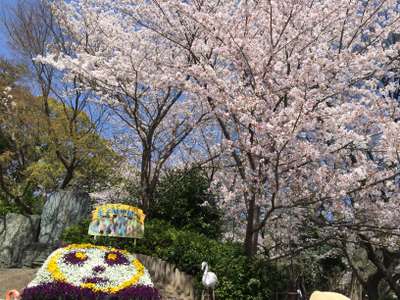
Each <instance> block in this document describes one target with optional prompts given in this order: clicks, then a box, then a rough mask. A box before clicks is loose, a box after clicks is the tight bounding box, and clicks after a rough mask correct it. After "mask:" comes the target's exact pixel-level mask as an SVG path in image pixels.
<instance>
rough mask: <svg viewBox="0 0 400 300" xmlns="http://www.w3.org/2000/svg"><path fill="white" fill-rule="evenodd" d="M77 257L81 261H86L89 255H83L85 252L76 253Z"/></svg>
mask: <svg viewBox="0 0 400 300" xmlns="http://www.w3.org/2000/svg"><path fill="white" fill-rule="evenodd" d="M75 257H76V258H78V259H80V260H84V259H86V258H87V255H86V254H85V253H83V252H76V253H75Z"/></svg>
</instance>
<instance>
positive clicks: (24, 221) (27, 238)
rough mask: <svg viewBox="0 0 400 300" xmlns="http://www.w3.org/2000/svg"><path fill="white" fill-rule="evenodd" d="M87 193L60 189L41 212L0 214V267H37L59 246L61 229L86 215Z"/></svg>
mask: <svg viewBox="0 0 400 300" xmlns="http://www.w3.org/2000/svg"><path fill="white" fill-rule="evenodd" d="M89 213H90V198H89V195H88V194H87V193H79V192H75V191H60V192H56V193H53V194H52V195H50V196H49V198H48V199H47V201H46V203H45V205H44V207H43V210H42V214H41V215H40V216H38V215H30V216H25V215H21V214H15V213H9V214H7V215H6V216H3V217H0V267H2V268H12V267H21V266H27V267H34V266H40V265H41V264H42V263H43V261H44V260H45V259H46V257H47V256H48V255H49V254H50V253H51V252H52V251H53V250H54V249H55V248H57V247H58V246H59V243H60V238H61V234H62V232H63V231H64V229H65V228H67V227H69V226H71V225H74V224H77V223H79V222H80V221H81V220H83V219H86V218H88V217H89Z"/></svg>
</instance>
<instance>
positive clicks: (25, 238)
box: [0, 213, 40, 268]
mask: <svg viewBox="0 0 400 300" xmlns="http://www.w3.org/2000/svg"><path fill="white" fill-rule="evenodd" d="M39 224H40V216H37V215H31V216H24V215H20V214H15V213H8V214H7V215H6V216H3V217H0V267H6V268H10V267H19V266H21V264H22V260H23V258H24V253H25V251H26V250H27V249H28V248H29V246H30V244H31V243H33V242H35V240H36V239H37V236H38V233H39Z"/></svg>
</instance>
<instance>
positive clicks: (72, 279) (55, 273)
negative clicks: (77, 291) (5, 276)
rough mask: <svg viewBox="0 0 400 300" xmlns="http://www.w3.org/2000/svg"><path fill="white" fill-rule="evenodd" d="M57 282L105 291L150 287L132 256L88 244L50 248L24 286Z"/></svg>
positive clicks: (145, 276)
mask: <svg viewBox="0 0 400 300" xmlns="http://www.w3.org/2000/svg"><path fill="white" fill-rule="evenodd" d="M57 281H58V282H64V283H67V284H71V285H73V286H75V287H82V288H90V289H92V290H93V291H95V292H108V293H115V292H118V291H120V290H122V289H124V288H128V287H132V286H135V285H144V286H150V287H153V283H152V281H151V278H150V275H149V272H148V271H147V270H146V269H145V268H144V266H143V265H142V264H141V263H140V262H139V260H137V258H136V257H135V256H134V255H132V254H130V253H128V252H126V251H122V250H118V249H113V248H108V247H102V246H93V245H90V244H82V245H70V246H67V247H65V248H60V249H57V250H56V251H54V252H53V253H52V254H51V255H50V256H49V257H48V258H47V260H46V261H45V263H44V264H43V266H42V267H41V268H40V269H39V271H38V273H37V275H36V277H35V279H34V280H33V281H32V282H31V283H29V285H28V287H34V286H38V285H42V284H46V283H52V282H57Z"/></svg>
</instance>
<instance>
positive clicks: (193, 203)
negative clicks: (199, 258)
mask: <svg viewBox="0 0 400 300" xmlns="http://www.w3.org/2000/svg"><path fill="white" fill-rule="evenodd" d="M209 187H210V186H209V182H208V180H207V178H206V177H205V176H204V175H203V174H202V173H201V170H199V169H190V170H178V171H170V172H167V173H166V174H165V175H164V176H163V177H162V178H161V180H160V182H159V184H158V185H157V190H156V193H155V199H154V201H153V202H152V204H151V209H150V211H149V216H150V217H153V218H156V219H160V220H165V221H167V222H169V223H170V224H172V225H173V226H175V227H177V228H184V229H185V230H189V231H195V232H199V233H202V234H205V235H206V236H208V237H211V238H217V237H219V236H220V234H221V225H222V224H221V216H222V214H221V211H220V210H219V209H218V208H217V203H216V198H215V196H214V195H212V194H210V193H209Z"/></svg>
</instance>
